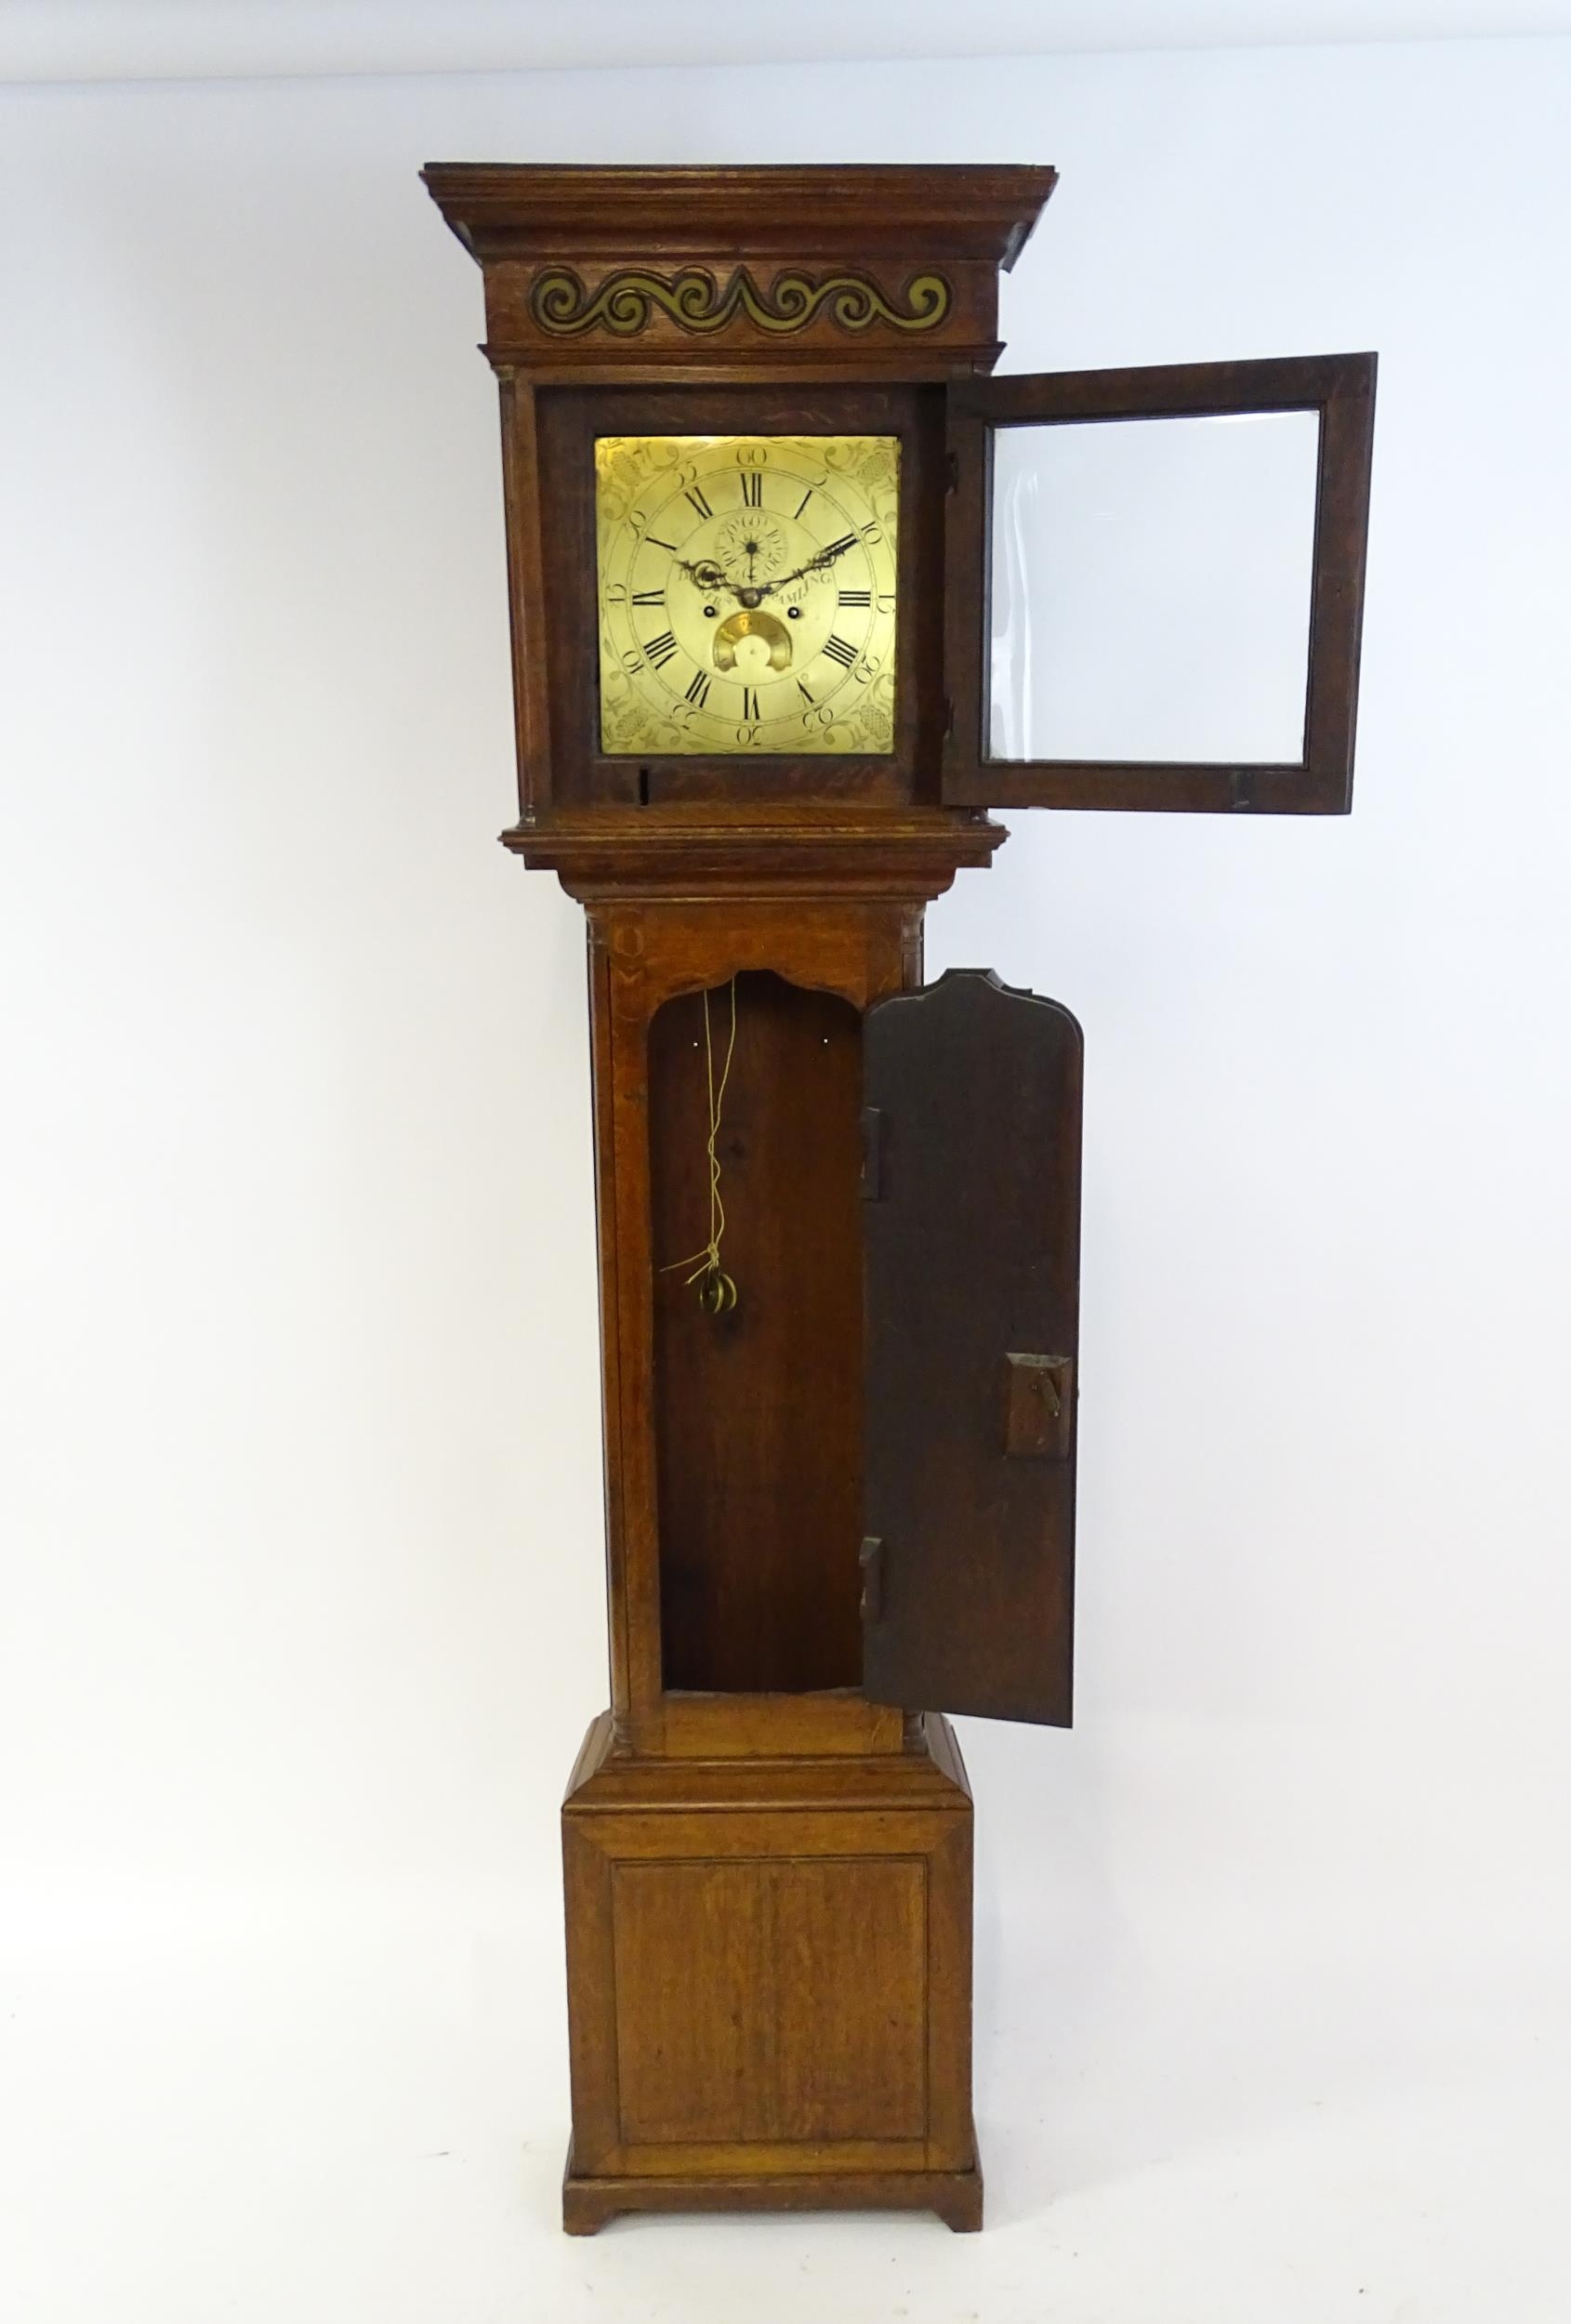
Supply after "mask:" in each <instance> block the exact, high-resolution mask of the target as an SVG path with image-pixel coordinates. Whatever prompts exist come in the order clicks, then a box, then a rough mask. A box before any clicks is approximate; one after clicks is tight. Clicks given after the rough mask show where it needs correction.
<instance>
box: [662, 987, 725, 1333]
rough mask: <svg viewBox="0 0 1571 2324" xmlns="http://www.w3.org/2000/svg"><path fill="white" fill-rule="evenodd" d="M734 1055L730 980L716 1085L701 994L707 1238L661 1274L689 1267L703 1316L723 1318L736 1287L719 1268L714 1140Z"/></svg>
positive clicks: (721, 1226)
mask: <svg viewBox="0 0 1571 2324" xmlns="http://www.w3.org/2000/svg"><path fill="white" fill-rule="evenodd" d="M735 1053H736V979H735V977H734V976H733V978H732V980H731V1037H730V1038H729V1039H728V1041H727V1042H726V1045H725V1063H724V1064H723V1065H722V1066H721V1067H720V1078H719V1087H718V1088H717V1087H716V1083H715V1044H714V1037H713V1035H712V1033H711V1031H710V1026H709V996H708V994H707V992H706V993H705V995H704V1070H705V1074H706V1078H707V1081H708V1086H709V1136H708V1141H707V1143H706V1148H705V1151H706V1154H707V1155H708V1159H709V1239H708V1241H707V1242H706V1244H705V1246H704V1248H703V1249H702V1250H695V1251H692V1252H690V1253H689V1255H688V1257H687V1258H686V1259H673V1260H672V1261H671V1262H670V1264H669V1265H668V1266H666V1267H662V1268H661V1270H660V1272H661V1274H663V1275H669V1274H676V1273H677V1271H678V1269H679V1268H681V1267H691V1268H692V1269H693V1273H692V1274H690V1275H689V1276H688V1277H687V1278H686V1281H687V1284H688V1285H689V1287H692V1286H693V1285H696V1286H697V1289H698V1304H699V1305H700V1307H702V1308H703V1310H704V1312H705V1314H706V1315H723V1314H726V1313H727V1312H728V1311H729V1310H730V1309H731V1308H733V1307H734V1306H735V1305H736V1286H735V1284H734V1283H733V1281H732V1279H731V1277H730V1275H728V1274H726V1271H725V1269H724V1268H723V1267H722V1266H721V1265H720V1237H721V1235H723V1234H724V1233H725V1205H724V1203H723V1202H721V1200H720V1157H719V1150H718V1147H717V1144H716V1141H717V1140H718V1138H719V1134H720V1108H721V1106H722V1105H723V1104H724V1103H725V1085H726V1083H727V1082H728V1081H729V1080H730V1079H731V1061H732V1059H733V1056H734V1055H735Z"/></svg>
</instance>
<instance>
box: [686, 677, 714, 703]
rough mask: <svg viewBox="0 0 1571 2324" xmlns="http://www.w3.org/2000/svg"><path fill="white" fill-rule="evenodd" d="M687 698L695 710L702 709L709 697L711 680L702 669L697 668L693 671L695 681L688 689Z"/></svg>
mask: <svg viewBox="0 0 1571 2324" xmlns="http://www.w3.org/2000/svg"><path fill="white" fill-rule="evenodd" d="M687 698H688V700H689V702H691V703H692V705H693V708H694V709H695V710H702V708H703V707H704V705H705V704H706V702H707V700H708V699H709V680H708V679H707V678H706V676H705V674H704V672H703V671H702V670H701V669H695V670H694V671H693V683H692V685H691V686H690V687H689V688H688V690H687Z"/></svg>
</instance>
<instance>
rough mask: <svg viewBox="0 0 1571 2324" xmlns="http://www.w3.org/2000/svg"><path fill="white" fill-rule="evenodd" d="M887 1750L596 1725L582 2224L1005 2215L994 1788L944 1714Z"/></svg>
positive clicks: (582, 1925) (590, 1770)
mask: <svg viewBox="0 0 1571 2324" xmlns="http://www.w3.org/2000/svg"><path fill="white" fill-rule="evenodd" d="M912 1727H913V1733H912V1736H911V1737H910V1742H909V1747H908V1749H907V1750H905V1751H904V1753H902V1754H901V1755H899V1756H897V1757H893V1758H878V1757H876V1756H862V1757H856V1758H852V1757H844V1756H842V1757H838V1758H834V1759H821V1760H802V1759H792V1758H786V1757H773V1758H758V1757H755V1758H752V1759H746V1760H730V1761H721V1762H713V1763H706V1762H695V1761H687V1762H682V1761H678V1760H672V1759H659V1760H648V1759H641V1758H640V1757H638V1756H636V1755H635V1754H633V1753H629V1752H627V1751H624V1750H619V1749H618V1748H617V1747H616V1745H615V1742H614V1729H613V1724H612V1722H611V1719H610V1716H609V1714H603V1715H602V1716H601V1718H600V1719H599V1720H597V1721H596V1722H595V1724H594V1725H593V1727H591V1729H590V1731H589V1734H588V1736H587V1739H586V1743H585V1747H584V1750H583V1751H582V1752H581V1754H580V1757H579V1761H578V1764H577V1766H576V1767H575V1769H574V1776H573V1779H572V1783H571V1785H570V1788H569V1791H568V1795H567V1798H566V1800H565V1802H564V1803H563V1811H562V1845H563V1856H564V1866H565V1872H566V1885H567V1950H568V1984H569V2020H570V2044H571V2056H572V2079H573V2145H572V2148H571V2150H570V2155H569V2159H568V2166H567V2175H566V2178H565V2181H564V2184H563V2190H562V2215H563V2225H565V2227H566V2228H567V2230H568V2232H569V2233H570V2234H581V2235H585V2234H593V2233H594V2232H595V2230H596V2229H597V2228H599V2227H600V2226H601V2225H604V2223H605V2222H606V2221H607V2220H608V2219H611V2218H614V2216H616V2214H617V2213H618V2212H632V2211H650V2212H658V2211H700V2212H715V2211H745V2210H761V2211H808V2210H846V2209H865V2210H927V2211H935V2212H938V2213H939V2215H940V2216H941V2217H942V2218H944V2220H946V2221H947V2222H948V2224H949V2225H950V2226H951V2227H955V2228H957V2229H970V2228H975V2227H979V2226H980V2225H981V2224H982V2178H981V2173H980V2171H979V2168H978V2164H977V2157H976V2143H975V2133H974V2130H973V2127H972V2123H971V2117H970V1900H971V1892H970V1882H971V1816H970V1790H969V1789H968V1787H967V1784H966V1778H965V1770H964V1767H963V1765H962V1764H961V1762H960V1758H959V1754H958V1751H957V1749H956V1746H955V1742H954V1737H953V1736H952V1734H951V1733H950V1731H949V1729H948V1726H947V1724H946V1723H945V1722H944V1721H943V1720H941V1719H936V1718H921V1719H918V1720H914V1721H913V1722H912Z"/></svg>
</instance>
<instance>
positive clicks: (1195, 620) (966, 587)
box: [943, 355, 1375, 814]
mask: <svg viewBox="0 0 1571 2324" xmlns="http://www.w3.org/2000/svg"><path fill="white" fill-rule="evenodd" d="M947 397H948V435H949V456H950V472H951V476H952V479H953V489H952V491H951V493H950V495H949V508H948V516H947V519H946V527H945V567H946V569H945V574H944V599H945V615H944V619H945V633H944V671H945V675H944V691H945V693H946V694H947V696H948V699H949V704H950V708H951V712H952V717H951V720H950V725H949V732H948V736H947V739H946V742H945V745H944V773H943V796H944V803H945V805H948V806H957V807H958V806H976V807H1011V806H1012V807H1111V808H1126V809H1129V808H1134V809H1157V810H1161V809H1180V810H1187V811H1191V812H1193V811H1195V810H1200V811H1207V810H1211V811H1228V810H1232V809H1237V808H1253V809H1255V810H1257V811H1259V812H1265V813H1272V814H1344V813H1345V812H1347V809H1348V806H1349V805H1350V803H1351V799H1352V789H1353V728H1354V721H1355V713H1356V710H1357V703H1358V650H1359V638H1360V631H1361V627H1362V621H1363V607H1364V549H1365V539H1366V533H1367V529H1368V516H1369V462H1370V445H1371V441H1372V436H1373V428H1374V409H1375V358H1374V357H1373V355H1310V356H1294V357H1289V358H1287V359H1285V360H1283V361H1280V362H1272V363H1182V364H1172V365H1161V366H1157V367H1155V368H1152V369H1143V370H1136V371H1080V372H1061V373H1041V374H1037V375H1035V376H1026V377H1015V378H1003V379H988V378H981V379H966V380H958V381H957V382H955V383H954V384H953V385H952V386H951V387H950V388H949V389H948V390H947Z"/></svg>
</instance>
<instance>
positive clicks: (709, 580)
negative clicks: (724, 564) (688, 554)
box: [677, 557, 731, 591]
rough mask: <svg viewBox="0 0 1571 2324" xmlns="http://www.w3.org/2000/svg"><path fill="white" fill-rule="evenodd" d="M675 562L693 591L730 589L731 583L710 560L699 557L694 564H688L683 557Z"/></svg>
mask: <svg viewBox="0 0 1571 2324" xmlns="http://www.w3.org/2000/svg"><path fill="white" fill-rule="evenodd" d="M677 563H678V565H679V566H680V569H681V571H682V572H683V573H685V574H686V575H687V577H688V579H689V580H690V581H691V582H692V584H693V588H695V589H708V590H710V591H713V590H716V589H729V588H730V587H731V583H730V582H729V581H728V580H727V579H726V577H725V574H723V573H722V572H721V571H720V569H719V565H717V564H716V563H715V561H714V560H713V559H712V558H709V557H700V558H699V560H698V561H697V563H696V564H693V563H690V562H689V561H688V559H687V558H685V557H679V558H678V559H677Z"/></svg>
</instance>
